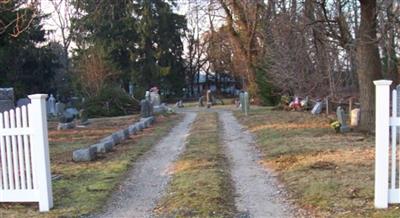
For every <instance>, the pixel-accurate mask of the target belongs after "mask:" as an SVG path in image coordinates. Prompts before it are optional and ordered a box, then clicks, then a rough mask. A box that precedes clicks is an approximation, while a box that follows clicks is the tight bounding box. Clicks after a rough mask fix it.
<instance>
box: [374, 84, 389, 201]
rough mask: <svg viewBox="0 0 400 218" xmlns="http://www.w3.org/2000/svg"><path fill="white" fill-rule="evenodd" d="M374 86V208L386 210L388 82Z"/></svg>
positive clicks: (387, 183)
mask: <svg viewBox="0 0 400 218" xmlns="http://www.w3.org/2000/svg"><path fill="white" fill-rule="evenodd" d="M374 84H375V201H374V204H375V207H376V208H387V207H388V200H389V126H390V120H389V118H390V114H389V111H390V85H391V84H392V81H390V80H376V81H374Z"/></svg>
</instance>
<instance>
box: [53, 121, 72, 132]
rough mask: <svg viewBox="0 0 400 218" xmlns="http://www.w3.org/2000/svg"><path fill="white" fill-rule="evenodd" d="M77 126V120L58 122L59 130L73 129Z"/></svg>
mask: <svg viewBox="0 0 400 218" xmlns="http://www.w3.org/2000/svg"><path fill="white" fill-rule="evenodd" d="M73 128H75V122H68V123H58V126H57V130H65V129H73Z"/></svg>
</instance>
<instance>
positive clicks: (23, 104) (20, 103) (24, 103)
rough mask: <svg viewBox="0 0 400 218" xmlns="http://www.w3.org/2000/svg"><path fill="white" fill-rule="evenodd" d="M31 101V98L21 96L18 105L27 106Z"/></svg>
mask: <svg viewBox="0 0 400 218" xmlns="http://www.w3.org/2000/svg"><path fill="white" fill-rule="evenodd" d="M30 103H31V100H30V99H29V98H20V99H18V101H17V107H22V106H26V105H28V104H30Z"/></svg>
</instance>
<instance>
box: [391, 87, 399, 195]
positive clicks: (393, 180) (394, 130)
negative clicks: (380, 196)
mask: <svg viewBox="0 0 400 218" xmlns="http://www.w3.org/2000/svg"><path fill="white" fill-rule="evenodd" d="M392 117H397V91H396V90H393V91H392ZM391 132H392V155H391V156H392V160H391V166H392V168H391V172H392V173H391V176H390V179H391V180H390V187H391V188H392V189H395V188H396V181H397V179H396V162H397V161H396V142H397V139H396V136H397V126H395V125H393V126H391Z"/></svg>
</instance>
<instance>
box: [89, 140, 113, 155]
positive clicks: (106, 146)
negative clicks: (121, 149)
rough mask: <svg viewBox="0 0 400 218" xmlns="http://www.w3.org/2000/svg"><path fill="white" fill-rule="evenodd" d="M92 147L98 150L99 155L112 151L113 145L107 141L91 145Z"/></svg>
mask: <svg viewBox="0 0 400 218" xmlns="http://www.w3.org/2000/svg"><path fill="white" fill-rule="evenodd" d="M90 147H94V148H96V151H97V153H107V152H109V151H111V150H112V148H113V144H112V142H110V141H106V142H100V143H97V144H94V145H91V146H90Z"/></svg>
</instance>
